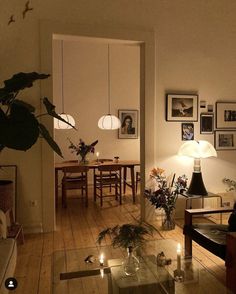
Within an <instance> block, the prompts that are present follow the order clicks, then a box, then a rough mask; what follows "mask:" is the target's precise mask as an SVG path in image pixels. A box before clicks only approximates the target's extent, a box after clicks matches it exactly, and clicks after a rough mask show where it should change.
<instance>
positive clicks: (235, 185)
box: [222, 178, 236, 191]
mask: <svg viewBox="0 0 236 294" xmlns="http://www.w3.org/2000/svg"><path fill="white" fill-rule="evenodd" d="M222 181H223V183H225V184H227V185H228V186H229V189H228V191H236V181H234V180H231V179H228V178H224V179H223V180H222Z"/></svg>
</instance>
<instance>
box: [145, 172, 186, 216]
mask: <svg viewBox="0 0 236 294" xmlns="http://www.w3.org/2000/svg"><path fill="white" fill-rule="evenodd" d="M150 180H151V184H152V189H150V188H149V189H145V192H144V195H145V197H146V198H147V199H148V200H149V201H150V202H151V204H152V205H154V206H155V208H159V209H161V208H162V209H163V210H164V211H165V214H166V217H167V221H168V220H170V216H171V213H172V212H173V210H174V208H175V203H176V200H177V198H178V194H180V193H182V192H184V191H185V190H186V189H187V177H186V176H185V175H182V176H179V177H178V178H177V180H176V181H175V175H174V176H173V178H172V182H171V183H168V179H167V177H166V176H165V174H164V170H163V169H161V168H153V169H152V170H151V173H150Z"/></svg>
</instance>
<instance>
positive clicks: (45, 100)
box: [43, 97, 76, 129]
mask: <svg viewBox="0 0 236 294" xmlns="http://www.w3.org/2000/svg"><path fill="white" fill-rule="evenodd" d="M43 104H44V105H45V107H46V109H47V112H48V114H49V115H51V116H53V117H55V118H57V119H59V120H61V121H63V122H65V123H66V124H68V125H70V126H71V127H72V128H73V129H76V128H75V127H74V126H72V124H70V123H69V122H68V121H66V120H64V119H63V118H62V117H61V116H60V115H58V114H57V113H56V111H55V108H56V107H55V106H54V105H53V104H52V103H51V102H50V101H49V100H48V98H47V97H44V98H43Z"/></svg>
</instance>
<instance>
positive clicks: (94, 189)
mask: <svg viewBox="0 0 236 294" xmlns="http://www.w3.org/2000/svg"><path fill="white" fill-rule="evenodd" d="M96 185H97V183H96V176H95V174H94V176H93V200H94V201H95V202H96V196H97V195H96V193H97V186H96Z"/></svg>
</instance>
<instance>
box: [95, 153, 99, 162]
mask: <svg viewBox="0 0 236 294" xmlns="http://www.w3.org/2000/svg"><path fill="white" fill-rule="evenodd" d="M96 156H97V161H98V157H99V152H97V153H96Z"/></svg>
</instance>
